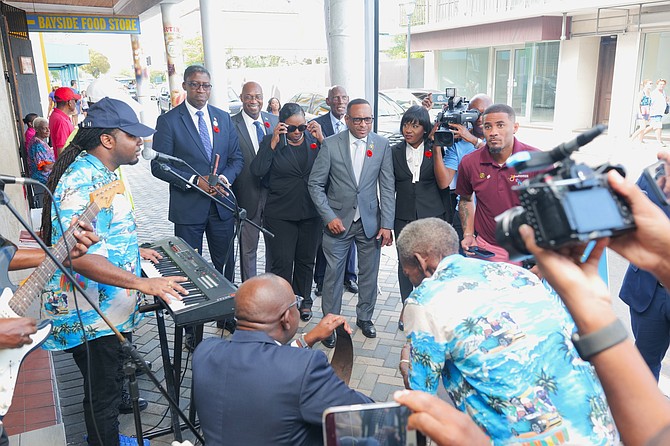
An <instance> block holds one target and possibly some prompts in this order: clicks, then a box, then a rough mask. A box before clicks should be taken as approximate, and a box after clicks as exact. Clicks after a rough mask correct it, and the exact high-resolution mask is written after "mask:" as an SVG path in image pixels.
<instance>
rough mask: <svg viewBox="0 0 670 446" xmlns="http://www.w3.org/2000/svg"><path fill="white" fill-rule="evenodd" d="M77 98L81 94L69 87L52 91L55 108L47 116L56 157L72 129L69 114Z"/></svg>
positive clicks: (74, 109) (72, 111) (75, 108)
mask: <svg viewBox="0 0 670 446" xmlns="http://www.w3.org/2000/svg"><path fill="white" fill-rule="evenodd" d="M79 99H81V96H80V95H78V94H77V93H75V92H74V91H72V89H71V88H69V87H60V88H58V89H56V91H54V102H55V103H56V108H54V111H53V112H52V113H51V116H49V130H51V145H52V146H53V149H54V155H56V158H58V155H60V152H61V150H63V147H65V141H67V138H68V136H70V133H72V131H73V130H74V125H73V124H72V118H71V117H70V116H71V115H72V114H74V113H75V112H76V110H77V101H78V100H79Z"/></svg>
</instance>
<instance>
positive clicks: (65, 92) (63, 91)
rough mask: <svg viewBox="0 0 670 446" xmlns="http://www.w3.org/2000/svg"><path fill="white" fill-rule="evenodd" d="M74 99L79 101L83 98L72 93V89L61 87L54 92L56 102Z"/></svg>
mask: <svg viewBox="0 0 670 446" xmlns="http://www.w3.org/2000/svg"><path fill="white" fill-rule="evenodd" d="M72 99H76V100H79V99H81V96H80V95H78V94H77V93H75V92H74V91H72V89H71V88H70V87H60V88H57V89H56V91H54V100H55V101H56V102H67V101H71V100H72Z"/></svg>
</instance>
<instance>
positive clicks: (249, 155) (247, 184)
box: [230, 110, 279, 219]
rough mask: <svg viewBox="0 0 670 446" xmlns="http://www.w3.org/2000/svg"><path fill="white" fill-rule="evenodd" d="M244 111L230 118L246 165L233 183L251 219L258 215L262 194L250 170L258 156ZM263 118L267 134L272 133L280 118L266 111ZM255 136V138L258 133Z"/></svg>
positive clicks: (259, 184) (259, 183)
mask: <svg viewBox="0 0 670 446" xmlns="http://www.w3.org/2000/svg"><path fill="white" fill-rule="evenodd" d="M242 113H244V110H240V112H239V113H237V114H236V115H233V116H231V118H230V119H231V120H232V121H233V125H234V126H235V128H236V129H237V136H238V137H239V141H240V151H241V152H242V155H243V156H244V167H243V168H242V171H241V172H240V174H239V175H238V176H237V179H236V180H235V182H234V183H233V192H235V196H236V197H237V202H238V204H239V206H240V207H243V208H245V209H246V210H247V218H249V219H251V218H254V217H255V216H256V210H257V209H258V200H260V196H261V182H260V180H259V179H258V177H257V176H255V175H252V174H251V171H250V170H249V166H251V162H252V161H253V160H254V158H256V152H255V151H254V146H253V144H252V142H251V136H250V135H249V131H248V130H247V124H246V122H244V117H243V116H242ZM261 119H263V122H264V123H267V124H266V125H265V134H266V135H271V134H272V132H274V130H275V126H276V125H277V122H279V120H278V119H277V117H276V116H275V115H273V114H270V113H266V112H261ZM253 137H254V138H255V137H256V134H254V135H253ZM259 148H260V147H259Z"/></svg>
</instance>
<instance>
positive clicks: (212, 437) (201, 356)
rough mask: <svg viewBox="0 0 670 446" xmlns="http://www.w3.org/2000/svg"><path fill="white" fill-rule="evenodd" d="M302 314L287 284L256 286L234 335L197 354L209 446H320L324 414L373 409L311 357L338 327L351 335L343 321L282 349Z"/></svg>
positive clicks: (330, 318)
mask: <svg viewBox="0 0 670 446" xmlns="http://www.w3.org/2000/svg"><path fill="white" fill-rule="evenodd" d="M298 307H300V303H299V302H298V298H297V297H296V296H295V295H294V294H293V289H292V288H291V285H289V283H288V282H287V281H286V280H284V279H282V278H281V277H279V276H275V275H274V274H263V275H260V276H256V277H254V278H251V279H249V280H247V281H246V282H244V283H243V284H242V285H241V286H240V288H239V289H238V290H237V293H235V317H236V318H237V324H238V325H237V327H238V329H237V331H235V333H234V334H233V336H232V337H231V338H230V339H220V338H208V339H206V340H205V341H203V342H202V344H200V346H198V348H197V349H196V351H195V354H194V355H193V391H194V392H195V402H196V403H195V404H196V409H197V411H198V415H199V417H200V425H201V427H202V431H203V435H204V437H205V440H206V441H207V444H215V445H224V444H230V445H237V444H245V445H261V444H263V445H265V444H267V445H270V444H271V445H280V446H281V445H286V446H289V445H290V446H300V445H312V444H322V433H321V432H322V427H321V416H322V415H323V411H324V410H325V409H327V408H328V407H331V406H339V405H349V404H363V403H369V402H372V400H371V399H370V398H368V397H366V396H365V395H362V394H360V393H358V392H356V391H354V390H352V389H350V388H349V387H347V385H346V384H345V383H344V382H342V380H340V379H339V378H338V377H337V376H336V375H335V372H334V371H333V369H332V367H330V364H328V360H327V359H326V355H325V354H324V353H323V352H322V351H319V350H311V346H312V345H313V344H315V343H316V342H318V341H319V340H321V339H323V338H325V337H327V336H328V335H329V333H331V332H332V331H333V330H334V329H335V328H337V327H338V326H340V325H343V324H344V328H345V329H346V330H348V331H349V330H350V329H349V326H348V325H347V324H346V322H345V319H344V317H343V316H336V315H333V314H329V315H327V316H326V317H324V318H323V319H322V320H321V321H320V322H319V324H318V325H317V326H316V327H315V328H314V329H313V330H312V331H310V332H309V333H306V334H304V335H302V336H301V337H300V338H299V339H298V340H296V341H294V343H293V344H292V345H285V344H287V343H288V342H290V341H291V339H292V338H293V337H294V336H295V334H296V331H297V329H298V324H299V323H300V313H299V312H298ZM293 345H295V346H293ZM300 347H301V348H300Z"/></svg>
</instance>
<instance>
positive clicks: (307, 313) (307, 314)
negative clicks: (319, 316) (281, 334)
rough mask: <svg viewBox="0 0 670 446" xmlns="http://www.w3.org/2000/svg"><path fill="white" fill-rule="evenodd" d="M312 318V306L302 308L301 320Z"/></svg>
mask: <svg viewBox="0 0 670 446" xmlns="http://www.w3.org/2000/svg"><path fill="white" fill-rule="evenodd" d="M310 319H312V309H311V308H301V309H300V320H301V321H303V322H307V321H308V320H310Z"/></svg>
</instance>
